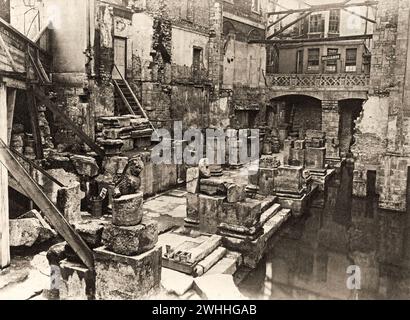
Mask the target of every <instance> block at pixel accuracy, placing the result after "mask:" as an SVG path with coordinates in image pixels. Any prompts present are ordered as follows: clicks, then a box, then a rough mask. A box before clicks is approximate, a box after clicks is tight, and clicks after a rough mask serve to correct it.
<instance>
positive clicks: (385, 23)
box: [353, 0, 410, 211]
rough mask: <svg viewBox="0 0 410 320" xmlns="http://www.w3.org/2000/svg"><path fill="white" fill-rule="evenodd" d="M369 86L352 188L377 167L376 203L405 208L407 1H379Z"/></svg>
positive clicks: (362, 189)
mask: <svg viewBox="0 0 410 320" xmlns="http://www.w3.org/2000/svg"><path fill="white" fill-rule="evenodd" d="M377 13H378V16H377V23H376V26H375V30H374V36H373V47H372V55H373V56H372V66H371V90H370V95H369V96H370V97H369V100H368V101H367V102H366V103H365V104H364V111H363V113H362V115H361V117H360V118H359V120H358V121H357V130H356V134H355V145H354V146H353V151H354V155H355V159H356V164H355V172H354V185H353V193H354V194H355V195H358V196H366V194H367V187H366V184H367V172H368V171H369V170H373V171H377V186H376V190H377V191H378V192H379V194H380V202H379V205H380V207H382V208H384V209H391V210H398V211H405V210H406V207H407V199H406V198H407V179H408V177H407V167H408V159H409V156H410V149H409V143H410V142H409V141H410V134H409V129H408V128H409V126H408V124H409V118H410V112H409V111H410V100H409V94H410V82H409V77H410V69H409V67H410V59H409V57H408V56H409V49H410V41H409V39H410V33H409V23H410V19H409V17H410V1H408V0H399V1H396V0H386V1H380V2H379V4H378V11H377Z"/></svg>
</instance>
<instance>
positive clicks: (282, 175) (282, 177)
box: [275, 166, 303, 194]
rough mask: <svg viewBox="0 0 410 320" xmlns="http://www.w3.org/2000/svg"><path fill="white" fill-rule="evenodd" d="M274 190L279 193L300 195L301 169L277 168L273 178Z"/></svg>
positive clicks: (301, 183)
mask: <svg viewBox="0 0 410 320" xmlns="http://www.w3.org/2000/svg"><path fill="white" fill-rule="evenodd" d="M275 190H276V192H280V193H291V194H300V193H301V192H302V190H303V167H292V166H282V167H279V168H278V169H277V176H276V177H275Z"/></svg>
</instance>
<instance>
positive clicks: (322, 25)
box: [308, 13, 325, 34]
mask: <svg viewBox="0 0 410 320" xmlns="http://www.w3.org/2000/svg"><path fill="white" fill-rule="evenodd" d="M313 17H319V18H320V19H318V20H317V25H316V26H315V27H317V30H312V20H313ZM324 32H325V23H324V19H323V14H322V13H315V14H311V15H310V17H309V32H308V33H310V34H315V33H316V34H323V33H324Z"/></svg>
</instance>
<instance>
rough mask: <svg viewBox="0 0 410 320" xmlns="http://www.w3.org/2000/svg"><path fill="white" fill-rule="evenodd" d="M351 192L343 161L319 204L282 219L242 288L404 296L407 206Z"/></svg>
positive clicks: (278, 294) (255, 293) (292, 295)
mask: <svg viewBox="0 0 410 320" xmlns="http://www.w3.org/2000/svg"><path fill="white" fill-rule="evenodd" d="M351 194H352V169H351V168H343V169H342V172H341V173H340V174H338V175H337V176H335V177H334V179H333V180H332V182H331V183H330V184H329V186H328V188H327V190H326V191H325V194H324V206H322V207H317V206H316V207H313V206H312V207H311V208H310V209H309V212H308V213H307V214H305V215H304V216H303V217H302V218H299V219H295V218H294V219H292V220H291V221H289V222H288V224H287V225H286V227H285V228H284V229H283V231H282V232H281V233H280V234H278V235H277V236H275V238H274V239H272V242H271V244H270V249H269V250H268V252H267V255H266V257H265V258H264V260H263V261H262V262H261V263H260V265H259V267H258V268H257V269H255V270H253V271H252V272H251V273H250V274H249V275H248V277H247V278H246V279H245V280H244V281H243V282H242V284H241V286H240V289H241V291H242V292H243V293H244V294H245V295H247V296H248V297H250V298H253V299H409V298H410V212H408V213H397V212H388V211H383V210H381V209H379V208H378V206H377V198H376V196H370V197H368V198H365V199H364V198H355V197H352V196H351Z"/></svg>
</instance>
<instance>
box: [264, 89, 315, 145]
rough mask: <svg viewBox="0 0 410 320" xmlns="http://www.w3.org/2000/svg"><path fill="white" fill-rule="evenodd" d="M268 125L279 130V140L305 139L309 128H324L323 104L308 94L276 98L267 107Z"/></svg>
mask: <svg viewBox="0 0 410 320" xmlns="http://www.w3.org/2000/svg"><path fill="white" fill-rule="evenodd" d="M266 112H267V114H266V120H267V126H268V127H269V129H271V130H272V131H273V132H275V131H277V135H278V137H279V140H280V141H281V142H282V143H283V141H284V140H285V139H286V138H287V137H288V136H291V137H294V138H297V139H303V138H304V137H305V133H306V131H307V130H318V131H321V130H322V104H321V101H320V100H319V99H316V98H313V97H310V96H306V95H286V96H281V97H278V98H274V99H272V100H271V101H270V103H269V105H268V107H267V111H266Z"/></svg>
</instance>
